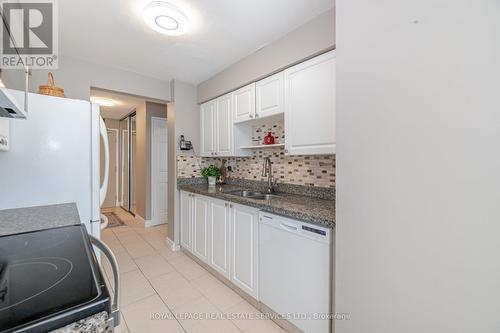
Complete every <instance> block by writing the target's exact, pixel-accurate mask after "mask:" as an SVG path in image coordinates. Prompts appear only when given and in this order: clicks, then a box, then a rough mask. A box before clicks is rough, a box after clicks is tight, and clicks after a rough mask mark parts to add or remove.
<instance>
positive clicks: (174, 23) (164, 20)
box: [142, 1, 189, 36]
mask: <svg viewBox="0 0 500 333" xmlns="http://www.w3.org/2000/svg"><path fill="white" fill-rule="evenodd" d="M142 18H143V19H144V21H145V22H146V24H147V25H148V26H149V27H150V28H151V29H153V30H155V31H158V32H159V33H162V34H164V35H169V36H181V35H184V34H185V33H187V32H188V31H189V20H188V18H187V17H186V15H184V13H183V12H182V11H181V10H180V9H179V8H178V7H177V6H175V5H173V4H171V3H168V2H162V1H153V2H151V3H150V4H149V5H147V6H146V7H145V8H144V10H143V11H142Z"/></svg>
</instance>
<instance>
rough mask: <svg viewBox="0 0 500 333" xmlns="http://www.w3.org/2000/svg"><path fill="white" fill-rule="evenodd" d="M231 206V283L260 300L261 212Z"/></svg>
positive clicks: (244, 207) (234, 205) (239, 206)
mask: <svg viewBox="0 0 500 333" xmlns="http://www.w3.org/2000/svg"><path fill="white" fill-rule="evenodd" d="M231 206H232V209H231V258H232V260H231V281H232V282H233V283H234V284H235V285H237V286H238V287H240V288H241V289H243V290H244V291H245V292H246V293H248V294H249V295H251V296H253V297H254V298H256V299H258V296H259V290H258V285H259V284H258V276H259V271H258V265H259V252H258V247H259V238H258V237H259V230H258V228H259V221H258V214H259V211H258V210H256V209H254V208H250V207H247V206H242V205H236V204H232V205H231Z"/></svg>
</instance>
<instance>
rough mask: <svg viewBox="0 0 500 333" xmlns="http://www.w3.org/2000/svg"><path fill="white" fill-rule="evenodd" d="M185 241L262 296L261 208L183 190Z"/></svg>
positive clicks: (186, 246) (244, 287)
mask: <svg viewBox="0 0 500 333" xmlns="http://www.w3.org/2000/svg"><path fill="white" fill-rule="evenodd" d="M180 197H181V200H180V201H181V245H182V247H183V248H184V249H186V250H188V251H189V252H191V253H192V254H194V255H195V256H196V257H198V258H199V259H200V260H202V261H203V262H205V263H207V264H208V265H209V266H210V267H212V268H213V269H214V270H216V271H217V272H219V273H220V274H221V275H223V276H224V277H226V278H227V279H228V280H230V281H232V282H233V283H234V284H235V285H236V286H238V287H239V288H241V289H242V290H243V291H245V292H246V293H247V294H249V295H250V296H252V297H254V298H255V299H258V297H259V292H258V285H259V283H258V276H259V269H258V266H259V256H258V254H259V253H258V248H259V239H258V237H259V230H258V228H259V221H258V215H259V210H257V209H255V208H251V207H247V206H242V205H236V204H232V203H229V202H226V201H222V200H218V199H213V198H209V197H205V196H201V195H198V194H196V195H194V194H190V193H187V192H184V191H181V195H180Z"/></svg>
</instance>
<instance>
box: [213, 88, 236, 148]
mask: <svg viewBox="0 0 500 333" xmlns="http://www.w3.org/2000/svg"><path fill="white" fill-rule="evenodd" d="M215 104H216V117H215V129H216V135H215V137H216V152H215V155H217V156H231V155H233V117H232V114H231V94H227V95H224V96H222V97H219V98H217V100H216V103H215Z"/></svg>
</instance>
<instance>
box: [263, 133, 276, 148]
mask: <svg viewBox="0 0 500 333" xmlns="http://www.w3.org/2000/svg"><path fill="white" fill-rule="evenodd" d="M264 144H265V145H274V136H273V134H272V133H271V132H269V133H267V135H266V136H265V137H264Z"/></svg>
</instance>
